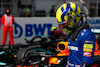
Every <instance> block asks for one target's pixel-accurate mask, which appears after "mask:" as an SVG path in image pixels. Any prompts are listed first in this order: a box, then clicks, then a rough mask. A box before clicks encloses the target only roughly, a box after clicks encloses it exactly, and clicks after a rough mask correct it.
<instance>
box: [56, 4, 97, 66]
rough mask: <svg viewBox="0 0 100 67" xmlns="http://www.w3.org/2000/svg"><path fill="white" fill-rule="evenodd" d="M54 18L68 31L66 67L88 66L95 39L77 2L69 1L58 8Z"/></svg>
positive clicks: (92, 53)
mask: <svg viewBox="0 0 100 67" xmlns="http://www.w3.org/2000/svg"><path fill="white" fill-rule="evenodd" d="M56 18H57V22H58V25H59V27H60V28H62V30H63V31H65V32H67V33H69V38H68V49H69V55H68V64H67V67H90V66H91V65H92V63H93V59H94V58H93V55H94V48H95V41H96V40H95V35H94V34H93V33H92V32H91V29H90V28H89V25H88V23H87V20H86V14H83V13H82V12H81V9H80V7H79V6H78V5H77V4H75V3H73V2H69V3H67V4H66V3H64V4H63V5H61V6H60V7H59V8H58V10H57V12H56ZM83 19H84V20H83Z"/></svg>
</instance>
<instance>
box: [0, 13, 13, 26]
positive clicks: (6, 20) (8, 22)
mask: <svg viewBox="0 0 100 67" xmlns="http://www.w3.org/2000/svg"><path fill="white" fill-rule="evenodd" d="M1 22H2V24H4V27H12V24H14V17H13V16H12V15H9V16H7V14H5V15H3V17H2V20H1Z"/></svg>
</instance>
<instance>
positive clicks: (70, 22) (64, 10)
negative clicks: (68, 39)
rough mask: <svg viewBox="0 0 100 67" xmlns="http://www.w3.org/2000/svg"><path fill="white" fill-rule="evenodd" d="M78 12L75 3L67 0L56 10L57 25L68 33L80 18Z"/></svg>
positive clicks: (78, 9) (78, 8) (79, 11)
mask: <svg viewBox="0 0 100 67" xmlns="http://www.w3.org/2000/svg"><path fill="white" fill-rule="evenodd" d="M80 13H81V10H80V7H79V6H78V5H77V4H75V3H73V2H69V3H68V4H66V3H64V4H63V5H61V6H60V7H59V8H58V10H57V12H56V19H57V22H58V24H59V27H60V28H62V30H63V31H65V32H67V33H70V32H71V31H72V30H73V29H75V27H76V26H77V25H78V23H79V21H80V19H81V15H80Z"/></svg>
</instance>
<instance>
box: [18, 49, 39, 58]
mask: <svg viewBox="0 0 100 67" xmlns="http://www.w3.org/2000/svg"><path fill="white" fill-rule="evenodd" d="M31 53H37V52H36V51H35V50H33V49H32V48H22V49H21V50H19V51H18V53H17V60H21V59H25V58H26V57H28V56H29V55H30V54H31Z"/></svg>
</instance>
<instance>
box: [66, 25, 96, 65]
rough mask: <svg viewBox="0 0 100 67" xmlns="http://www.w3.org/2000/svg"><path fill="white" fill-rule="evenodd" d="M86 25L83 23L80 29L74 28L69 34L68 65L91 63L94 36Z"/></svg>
mask: <svg viewBox="0 0 100 67" xmlns="http://www.w3.org/2000/svg"><path fill="white" fill-rule="evenodd" d="M86 25H87V23H84V24H83V25H82V26H83V27H80V30H78V31H77V30H76V31H75V32H74V33H72V35H71V36H70V39H69V43H68V45H69V46H68V49H69V55H68V67H80V65H81V64H82V62H85V63H87V64H88V65H91V64H92V63H93V55H94V48H95V36H94V34H93V33H92V32H91V30H90V29H89V27H87V26H86ZM76 33H77V34H76ZM73 37H75V38H73Z"/></svg>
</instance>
